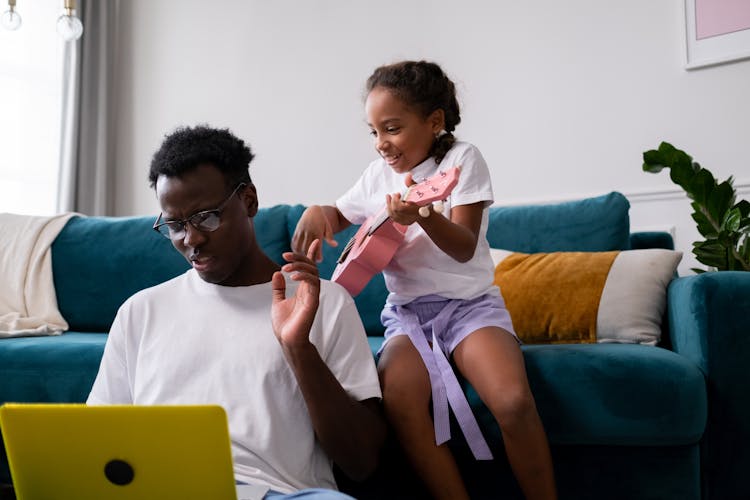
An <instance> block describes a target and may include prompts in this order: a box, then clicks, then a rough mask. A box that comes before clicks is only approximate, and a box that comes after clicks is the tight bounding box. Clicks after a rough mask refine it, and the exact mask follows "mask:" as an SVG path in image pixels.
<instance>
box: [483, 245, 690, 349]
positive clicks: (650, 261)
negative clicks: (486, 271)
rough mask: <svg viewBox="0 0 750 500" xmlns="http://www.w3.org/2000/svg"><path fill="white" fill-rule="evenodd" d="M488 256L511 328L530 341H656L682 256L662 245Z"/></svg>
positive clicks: (659, 334)
mask: <svg viewBox="0 0 750 500" xmlns="http://www.w3.org/2000/svg"><path fill="white" fill-rule="evenodd" d="M491 253H492V257H493V260H494V261H495V264H496V267H495V283H496V284H497V285H498V286H499V287H500V291H501V292H502V294H503V298H504V299H505V302H506V305H507V307H508V310H509V311H510V315H511V318H513V327H514V329H515V330H516V333H517V334H518V336H519V338H521V340H523V341H524V342H526V343H532V344H540V343H586V342H588V343H593V342H622V343H639V344H648V345H654V344H656V343H657V342H658V341H659V339H660V337H661V320H662V317H663V314H664V311H665V308H666V300H667V285H668V284H669V282H670V281H671V280H672V278H673V277H674V274H675V270H676V269H677V265H678V264H679V262H680V259H681V258H682V252H679V251H674V250H663V249H645V250H624V251H612V252H554V253H536V254H523V253H517V252H508V251H505V250H497V249H493V250H492V251H491Z"/></svg>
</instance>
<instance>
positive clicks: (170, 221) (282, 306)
mask: <svg viewBox="0 0 750 500" xmlns="http://www.w3.org/2000/svg"><path fill="white" fill-rule="evenodd" d="M252 158H253V155H252V153H251V151H250V148H249V147H248V146H246V145H245V143H244V142H243V141H242V140H240V139H238V138H237V137H235V136H234V135H232V134H231V133H230V132H229V131H228V130H217V129H212V128H208V127H204V126H199V127H195V128H182V129H178V130H177V131H175V132H174V133H172V134H171V135H169V136H167V137H166V139H165V140H164V142H163V143H162V146H161V148H160V149H159V150H158V151H157V152H156V154H155V155H154V157H153V160H152V163H151V169H150V174H149V178H150V181H151V186H152V187H153V188H155V191H156V196H157V198H158V200H159V203H160V205H161V209H162V212H161V214H160V215H159V217H158V218H157V220H156V223H155V224H154V228H155V229H157V230H158V231H159V232H160V233H161V234H163V235H164V236H166V237H168V238H170V239H171V241H172V244H173V246H174V247H175V249H177V250H178V251H179V252H180V253H181V254H182V255H184V256H185V258H186V259H187V260H188V261H189V262H190V263H191V265H192V269H190V270H188V271H187V272H186V273H185V274H183V275H181V276H178V277H176V278H174V279H172V280H170V281H167V282H165V283H162V284H160V285H157V286H155V287H153V288H149V289H146V290H143V291H141V292H139V293H137V294H135V295H134V296H133V297H131V298H130V299H128V300H127V301H126V302H125V303H124V304H123V305H122V307H121V308H120V310H119V311H118V313H117V317H116V318H115V321H114V323H113V325H112V329H111V330H110V333H109V338H108V340H107V345H106V348H105V350H104V356H103V358H102V362H101V366H100V369H99V374H98V375H97V378H96V381H95V383H94V386H93V388H92V390H91V394H90V395H89V398H88V403H89V404H144V405H156V404H220V405H221V406H223V407H224V409H225V410H226V412H227V417H228V420H229V431H230V436H231V441H232V455H233V459H234V468H235V478H236V480H237V481H238V482H242V483H251V484H258V485H264V486H267V487H268V488H270V490H271V492H270V493H269V494H268V495H267V496H266V498H274V499H275V498H279V497H278V496H276V495H277V494H284V495H283V496H281V498H296V497H297V496H304V497H305V498H349V497H348V496H346V495H343V494H341V493H337V492H334V491H322V490H318V489H314V490H311V488H326V489H328V490H333V489H335V488H336V483H335V480H334V477H333V472H332V467H331V461H332V462H334V463H336V464H337V465H338V466H339V467H340V468H341V470H342V471H343V472H344V473H345V474H347V475H348V476H350V477H351V478H353V479H363V478H364V477H366V476H367V475H369V474H370V473H371V472H372V471H373V470H374V468H375V466H376V462H377V455H378V452H379V449H380V446H381V444H382V442H383V439H384V435H385V427H384V423H383V420H382V418H381V416H380V410H379V398H380V396H381V394H380V387H379V384H378V379H377V373H376V370H375V364H374V361H373V359H372V355H371V353H370V349H369V347H368V344H367V341H366V337H365V334H364V330H363V327H362V323H361V321H360V318H359V315H358V313H357V310H356V308H355V306H354V303H353V301H352V299H351V298H350V297H349V296H348V294H346V292H345V291H343V289H342V288H340V287H339V286H337V285H335V284H332V283H330V282H327V281H323V282H321V281H320V279H319V277H318V274H317V268H316V266H315V264H314V262H313V261H312V260H311V257H312V256H313V255H315V252H316V251H317V249H318V247H319V245H320V243H319V242H315V243H314V244H313V245H311V246H310V249H309V250H308V254H307V255H299V254H292V253H291V252H290V253H286V254H284V259H285V260H286V261H287V264H285V265H284V266H282V267H281V268H279V266H278V265H277V264H276V263H275V262H274V261H272V260H271V259H270V258H269V257H268V256H267V255H266V254H265V253H263V250H262V249H261V248H260V246H259V245H258V242H257V240H256V238H255V231H254V226H253V217H254V216H255V214H256V213H257V211H258V197H257V193H256V190H255V186H254V185H253V183H252V181H251V180H250V175H249V173H248V166H249V163H250V161H251V160H252ZM285 275H286V276H285ZM287 279H289V280H291V282H290V290H289V291H288V293H287V290H286V286H287ZM287 295H289V296H288V297H287ZM300 490H305V491H302V492H300ZM295 492H297V493H295ZM288 494H293V495H292V496H288Z"/></svg>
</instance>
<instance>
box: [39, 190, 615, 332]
mask: <svg viewBox="0 0 750 500" xmlns="http://www.w3.org/2000/svg"><path fill="white" fill-rule="evenodd" d="M629 208H630V205H629V203H628V201H627V199H626V198H625V197H624V196H623V195H622V194H620V193H616V192H613V193H609V194H606V195H603V196H598V197H594V198H588V199H584V200H580V201H572V202H565V203H557V204H551V205H529V206H516V207H491V208H490V228H489V231H488V235H487V236H488V239H489V241H490V244H491V246H493V247H495V248H504V249H507V250H514V251H521V252H551V251H606V250H625V249H627V248H629V246H630V241H629V237H630V235H629V219H628V210H629ZM304 210H305V207H304V206H302V205H294V206H289V205H276V206H273V207H269V208H262V209H260V211H259V212H258V215H257V216H256V217H255V219H254V221H255V230H256V235H257V238H258V241H259V243H260V245H261V247H262V248H263V249H264V250H265V251H266V253H267V254H268V255H269V256H270V257H271V258H272V259H274V260H275V261H276V262H278V263H281V262H282V258H281V253H282V252H284V251H287V250H289V247H290V241H291V236H292V234H293V233H294V228H295V227H296V225H297V222H298V220H299V218H300V216H301V215H302V212H303V211H304ZM153 220H154V219H153V217H75V218H72V219H71V220H70V221H69V222H68V224H67V225H66V226H65V228H64V229H63V230H62V231H61V232H60V234H59V235H58V237H57V239H56V240H55V242H54V243H53V245H52V271H53V276H54V281H55V290H56V292H57V301H58V307H59V308H60V312H61V313H62V315H63V317H64V318H65V319H66V320H67V321H68V323H69V325H70V329H71V330H74V331H94V332H103V331H108V330H109V327H110V325H111V324H112V321H113V319H114V317H115V314H116V312H117V309H118V308H119V307H120V305H121V304H122V303H123V302H124V301H125V300H126V299H127V298H128V297H130V296H131V295H133V294H134V293H135V292H137V291H139V290H142V289H144V288H147V287H150V286H153V285H156V284H158V283H161V282H163V281H166V280H168V279H171V278H173V277H174V276H177V275H178V274H180V273H182V272H184V271H185V270H186V269H188V264H187V262H186V261H185V259H184V258H183V257H182V256H181V255H180V254H178V253H177V252H176V251H175V250H174V248H172V245H171V243H170V242H169V241H168V240H166V239H165V238H163V237H161V236H159V235H158V234H156V232H155V231H153V230H151V226H152V224H153ZM356 230H357V227H356V226H352V227H350V228H348V229H347V230H345V231H342V232H341V233H339V234H338V235H336V240H337V241H338V242H339V246H338V247H336V248H332V247H330V246H328V245H324V246H323V262H321V263H320V266H319V268H320V275H321V276H322V277H323V278H326V279H328V278H330V277H331V275H332V274H333V270H334V268H335V267H336V260H337V259H338V256H339V254H340V253H341V249H343V248H344V245H345V244H346V242H347V241H349V239H350V238H351V237H352V236H353V235H354V233H355V232H356ZM386 296H387V291H386V289H385V282H384V280H383V277H382V275H378V276H376V277H375V278H373V280H372V281H370V283H369V284H368V285H367V286H366V287H365V289H364V290H363V291H362V293H360V294H359V295H358V296H357V297H356V298H355V302H356V304H357V308H358V310H359V313H360V315H361V317H362V322H363V323H364V325H365V329H366V331H367V333H368V335H382V333H383V328H382V326H381V324H380V311H381V309H382V307H383V304H384V303H385V298H386Z"/></svg>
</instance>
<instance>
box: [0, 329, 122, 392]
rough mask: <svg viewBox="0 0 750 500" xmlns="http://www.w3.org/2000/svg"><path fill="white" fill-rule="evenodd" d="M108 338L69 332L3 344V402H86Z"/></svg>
mask: <svg viewBox="0 0 750 500" xmlns="http://www.w3.org/2000/svg"><path fill="white" fill-rule="evenodd" d="M106 340H107V335H106V334H104V333H80V332H67V333H63V334H62V335H55V336H49V337H17V338H11V339H3V340H2V342H0V380H2V381H3V383H2V384H0V402H9V401H12V402H19V403H22V402H40V403H41V402H55V403H57V402H60V403H64V402H69V403H80V402H84V401H85V400H86V398H87V397H88V395H89V391H90V390H91V386H92V384H93V383H94V378H96V374H97V372H98V370H99V362H100V361H101V358H102V353H103V352H104V344H105V342H106Z"/></svg>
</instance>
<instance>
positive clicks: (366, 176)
mask: <svg viewBox="0 0 750 500" xmlns="http://www.w3.org/2000/svg"><path fill="white" fill-rule="evenodd" d="M454 166H460V167H461V173H460V175H459V179H458V184H457V185H456V187H455V188H454V189H453V191H452V193H451V194H450V196H449V197H448V199H447V200H446V202H445V204H444V212H443V215H444V216H446V217H448V218H450V214H451V208H452V207H455V206H459V205H469V204H472V203H477V202H484V212H483V213H482V225H481V227H480V230H479V238H478V240H477V247H476V250H475V252H474V256H473V257H472V258H471V260H469V261H468V262H464V263H461V262H458V261H456V260H454V259H453V258H452V257H450V256H449V255H448V254H446V253H445V252H443V251H442V250H440V248H438V246H437V245H435V243H433V242H432V240H431V239H430V237H429V236H428V235H427V233H425V232H424V230H423V229H422V228H421V227H420V226H419V224H416V223H414V224H412V225H410V226H409V228H408V230H407V231H406V235H405V238H404V241H403V242H402V244H401V246H400V247H399V248H398V250H397V251H396V255H395V256H394V257H393V260H391V262H390V263H389V264H388V266H387V267H386V268H385V269H384V270H383V275H384V277H385V284H386V287H387V288H388V290H389V292H390V294H389V295H388V303H389V304H392V305H403V304H407V303H409V302H411V301H413V300H414V299H416V298H418V297H422V296H426V295H431V294H436V295H440V296H442V297H445V298H448V299H473V298H476V297H479V296H481V295H484V294H488V293H489V294H493V295H498V294H499V293H500V292H499V290H498V288H497V287H496V286H495V285H494V284H493V281H494V266H493V263H492V258H491V257H490V248H489V244H488V243H487V226H488V223H489V206H490V205H491V204H492V202H493V201H494V199H493V194H492V181H491V179H490V172H489V169H488V168H487V163H486V162H485V160H484V158H483V157H482V154H481V153H480V152H479V150H478V149H477V148H476V147H475V146H473V145H472V144H469V143H466V142H456V143H455V144H454V145H453V147H452V148H451V149H450V151H448V153H447V154H446V155H445V157H444V158H443V160H442V161H441V162H440V164H439V165H438V164H437V163H436V162H435V160H434V158H428V159H427V160H425V161H424V162H422V163H421V164H419V165H417V166H416V167H414V168H413V169H412V170H411V171H410V172H409V173H411V174H412V178H413V179H414V180H415V181H416V182H421V181H423V180H424V179H427V178H429V177H431V176H433V175H435V174H436V173H437V172H438V171H445V170H448V169H450V168H452V167H454ZM405 177H406V174H398V173H396V172H394V171H393V169H392V168H391V167H390V166H388V164H387V163H386V162H385V160H383V159H382V158H379V159H377V160H375V161H373V162H372V163H370V165H369V166H368V167H367V169H366V170H365V171H364V173H363V174H362V176H361V177H360V178H359V180H357V182H356V183H355V184H354V186H352V187H351V188H350V189H349V190H348V191H347V192H346V193H344V195H343V196H341V197H340V198H339V199H338V200H336V207H337V208H338V209H339V211H340V212H341V214H342V215H343V216H344V217H346V219H347V220H348V221H349V222H351V223H353V224H362V223H364V222H365V221H366V220H367V219H368V218H369V217H371V216H374V215H376V214H378V213H379V212H380V210H381V209H382V208H383V207H384V206H385V195H386V194H392V193H396V192H399V193H403V192H404V191H405V190H406V185H405V183H404V178H405Z"/></svg>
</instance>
